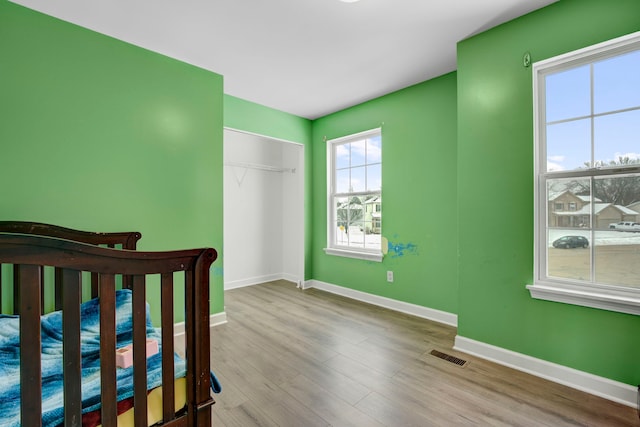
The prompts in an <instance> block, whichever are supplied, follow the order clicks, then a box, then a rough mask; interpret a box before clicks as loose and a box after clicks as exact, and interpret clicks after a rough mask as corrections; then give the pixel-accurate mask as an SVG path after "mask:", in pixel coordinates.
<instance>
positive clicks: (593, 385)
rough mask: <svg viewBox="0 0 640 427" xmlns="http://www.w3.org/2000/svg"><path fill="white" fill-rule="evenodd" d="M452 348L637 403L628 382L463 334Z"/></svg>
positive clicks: (633, 404)
mask: <svg viewBox="0 0 640 427" xmlns="http://www.w3.org/2000/svg"><path fill="white" fill-rule="evenodd" d="M453 348H454V349H455V350H459V351H462V352H465V353H468V354H471V355H474V356H478V357H481V358H483V359H486V360H489V361H492V362H495V363H498V364H500V365H504V366H508V367H510V368H513V369H517V370H519V371H523V372H526V373H529V374H532V375H535V376H538V377H541V378H544V379H547V380H550V381H553V382H556V383H560V384H563V385H566V386H569V387H572V388H575V389H578V390H581V391H584V392H587V393H590V394H594V395H596V396H600V397H603V398H605V399H609V400H612V401H614V402H618V403H622V404H623V405H627V406H631V407H635V406H636V399H637V393H638V392H637V390H636V388H635V387H633V386H630V385H628V384H624V383H621V382H618V381H613V380H610V379H608V378H604V377H599V376H597V375H593V374H589V373H587V372H583V371H579V370H577V369H573V368H569V367H566V366H563V365H558V364H555V363H551V362H547V361H546V360H542V359H537V358H535V357H531V356H527V355H526V354H522V353H516V352H514V351H511V350H506V349H504V348H501V347H496V346H493V345H490V344H485V343H483V342H480V341H475V340H472V339H469V338H465V337H461V336H460V335H457V336H456V338H455V344H454V346H453Z"/></svg>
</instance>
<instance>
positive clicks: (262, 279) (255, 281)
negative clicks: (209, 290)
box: [224, 273, 298, 291]
mask: <svg viewBox="0 0 640 427" xmlns="http://www.w3.org/2000/svg"><path fill="white" fill-rule="evenodd" d="M274 280H287V281H289V282H293V283H295V284H297V283H298V276H294V275H293V274H289V273H275V274H266V275H264V276H256V277H250V278H248V279H242V280H232V281H231V282H224V290H225V291H227V290H229V289H236V288H244V287H245V286H253V285H259V284H261V283H266V282H272V281H274Z"/></svg>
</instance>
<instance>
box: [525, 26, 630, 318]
mask: <svg viewBox="0 0 640 427" xmlns="http://www.w3.org/2000/svg"><path fill="white" fill-rule="evenodd" d="M639 69H640V32H638V33H634V34H630V35H628V36H625V37H621V38H618V39H615V40H611V41H609V42H605V43H601V44H599V45H596V46H592V47H589V48H586V49H581V50H579V51H575V52H571V53H568V54H566V55H561V56H559V57H555V58H551V59H548V60H545V61H541V62H538V63H536V64H534V66H533V80H534V99H535V108H534V111H535V145H536V148H535V149H536V158H535V168H534V169H535V173H536V177H535V197H536V198H535V201H534V204H535V209H536V218H537V219H536V223H535V227H534V228H535V243H536V248H535V272H534V283H533V284H532V285H529V286H527V288H528V289H529V290H530V292H531V295H532V296H533V297H534V298H541V299H546V300H552V301H559V302H565V303H572V304H578V305H584V306H588V307H596V308H603V309H608V310H614V311H620V312H624V313H633V314H640V262H638V260H639V258H638V256H639V255H640V233H638V232H636V231H640V229H638V230H634V226H633V225H632V224H633V223H634V222H636V221H640V139H638V135H640V73H639V72H638V70H639ZM559 197H565V198H567V197H569V198H573V199H574V200H575V199H576V198H578V199H580V201H581V203H580V207H579V208H578V206H577V205H576V203H573V202H572V203H569V204H568V207H569V208H568V210H567V211H562V209H558V205H559V203H555V202H554V205H553V206H554V210H553V211H551V212H549V211H548V209H549V208H550V207H551V201H552V200H555V199H557V198H559Z"/></svg>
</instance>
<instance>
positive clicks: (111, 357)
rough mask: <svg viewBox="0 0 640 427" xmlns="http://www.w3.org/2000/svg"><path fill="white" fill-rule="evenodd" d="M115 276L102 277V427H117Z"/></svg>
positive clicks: (106, 275) (104, 275) (103, 275)
mask: <svg viewBox="0 0 640 427" xmlns="http://www.w3.org/2000/svg"><path fill="white" fill-rule="evenodd" d="M115 292H116V291H115V277H114V275H113V274H101V275H100V387H101V394H102V399H101V400H102V408H101V413H102V425H103V426H104V427H116V425H117V418H116V417H117V404H116V397H117V393H116V325H115V324H116V294H115Z"/></svg>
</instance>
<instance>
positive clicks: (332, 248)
mask: <svg viewBox="0 0 640 427" xmlns="http://www.w3.org/2000/svg"><path fill="white" fill-rule="evenodd" d="M374 135H380V137H382V128H375V129H370V130H366V131H363V132H359V133H356V134H352V135H347V136H343V137H340V138H335V139H330V140H327V247H326V248H324V251H325V253H326V254H328V255H335V256H342V257H347V258H356V259H363V260H367V261H375V262H382V259H383V257H384V255H383V253H382V245H383V241H384V239H383V238H382V235H381V243H380V248H378V249H366V248H354V247H349V246H343V245H338V244H337V243H336V242H335V232H334V229H333V225H334V224H335V223H336V218H335V209H333V206H334V201H333V199H334V198H335V197H343V196H367V195H378V196H380V197H382V189H380V191H364V192H352V193H346V194H337V193H336V188H335V182H336V178H335V168H334V165H335V155H334V153H335V151H334V149H333V148H334V147H335V146H337V145H341V144H346V143H349V142H351V141H358V140H361V139H364V138H367V137H369V136H374Z"/></svg>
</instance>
